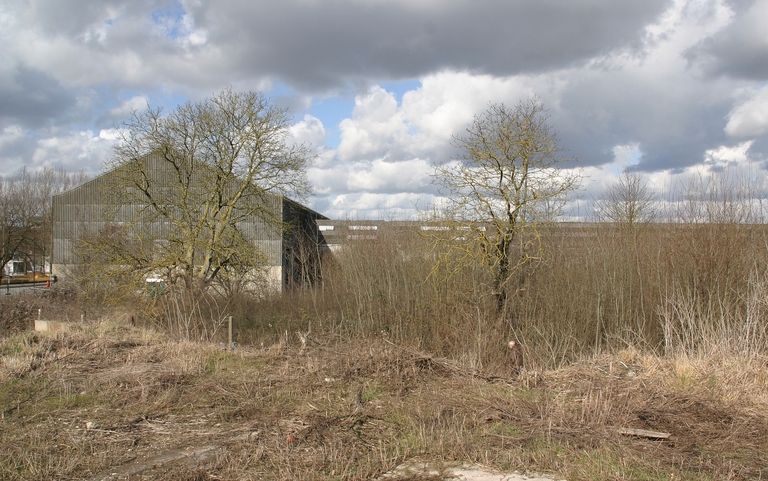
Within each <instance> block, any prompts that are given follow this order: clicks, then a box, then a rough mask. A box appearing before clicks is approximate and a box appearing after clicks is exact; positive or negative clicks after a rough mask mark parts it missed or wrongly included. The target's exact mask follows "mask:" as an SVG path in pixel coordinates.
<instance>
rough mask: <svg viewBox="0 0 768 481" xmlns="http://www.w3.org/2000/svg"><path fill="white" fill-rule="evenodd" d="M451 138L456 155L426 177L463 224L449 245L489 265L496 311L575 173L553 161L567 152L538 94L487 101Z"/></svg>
mask: <svg viewBox="0 0 768 481" xmlns="http://www.w3.org/2000/svg"><path fill="white" fill-rule="evenodd" d="M454 145H455V146H456V147H457V148H459V149H460V150H461V155H460V156H459V157H458V158H457V159H455V160H454V161H452V162H449V163H447V164H444V165H440V166H437V167H436V170H435V173H434V177H433V181H434V183H436V184H437V185H438V186H439V187H440V188H441V191H442V192H443V194H444V195H445V196H446V197H447V199H448V209H447V211H448V214H449V217H450V218H451V219H452V220H454V221H456V222H458V223H461V224H464V225H463V226H461V225H460V226H457V227H458V228H457V229H455V230H456V232H459V233H460V238H461V242H453V243H452V245H453V246H454V248H458V249H463V255H462V258H463V259H465V260H469V261H474V260H476V259H477V258H478V257H479V258H480V259H482V261H483V262H484V263H485V265H486V266H487V267H488V268H489V269H490V270H491V272H492V277H493V294H494V295H495V297H496V301H497V307H498V310H499V311H501V310H503V309H504V307H505V304H506V299H507V294H506V292H507V284H508V282H509V280H510V278H511V277H512V275H513V274H514V273H515V272H517V271H518V270H519V269H520V268H521V267H522V266H524V265H526V264H527V263H529V262H531V261H532V260H534V259H536V258H538V257H539V256H540V249H541V246H542V244H541V236H540V230H539V228H540V227H541V226H542V225H543V224H544V223H547V222H549V221H551V220H553V219H554V217H555V216H556V215H558V214H559V213H560V209H561V207H562V205H563V203H564V201H565V200H566V197H567V195H568V194H569V193H571V192H572V191H574V190H575V189H576V188H577V186H578V183H579V179H580V175H579V173H578V172H576V171H573V170H566V169H560V168H557V167H558V164H561V163H563V162H566V161H570V160H574V159H572V158H566V157H563V156H562V153H563V151H564V149H562V148H561V147H560V145H559V139H558V138H557V135H556V134H555V133H554V132H553V131H552V129H551V127H550V125H549V115H548V114H547V111H546V110H545V108H544V106H543V105H542V103H541V102H540V101H539V99H538V98H530V99H528V100H526V101H521V102H519V103H518V104H517V105H516V106H515V107H514V108H509V107H507V106H506V105H504V104H491V105H490V106H489V108H488V109H487V110H486V111H485V112H483V113H482V114H481V115H478V116H475V118H474V120H473V122H472V124H471V125H470V126H469V127H468V128H467V129H466V134H465V135H462V136H456V137H454ZM470 226H472V227H470Z"/></svg>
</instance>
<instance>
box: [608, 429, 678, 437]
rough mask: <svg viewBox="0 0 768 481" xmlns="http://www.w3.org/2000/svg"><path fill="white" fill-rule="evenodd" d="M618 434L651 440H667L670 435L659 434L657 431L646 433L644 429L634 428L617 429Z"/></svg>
mask: <svg viewBox="0 0 768 481" xmlns="http://www.w3.org/2000/svg"><path fill="white" fill-rule="evenodd" d="M619 434H623V435H625V436H637V437H640V438H651V439H667V438H669V437H670V436H671V435H672V434H670V433H660V432H658V431H646V430H645V429H634V428H619Z"/></svg>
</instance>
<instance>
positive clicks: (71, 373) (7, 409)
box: [0, 191, 768, 480]
mask: <svg viewBox="0 0 768 481" xmlns="http://www.w3.org/2000/svg"><path fill="white" fill-rule="evenodd" d="M707 192H709V194H712V195H711V196H710V197H707V195H705V194H707ZM754 198H755V197H754V196H748V198H741V197H738V196H736V197H733V196H731V197H729V196H724V195H721V194H719V193H717V192H712V191H700V192H699V194H698V195H697V196H695V199H694V200H686V199H687V198H686V197H685V196H683V197H681V198H680V199H681V200H679V201H677V203H676V204H675V203H671V204H670V205H673V206H674V207H675V210H674V212H672V213H671V214H668V217H667V219H665V221H661V220H660V219H658V218H657V219H656V220H655V222H644V223H622V222H611V223H602V222H595V223H574V224H555V225H552V226H549V227H546V228H543V227H542V228H541V229H540V230H539V231H538V232H537V235H540V236H541V239H542V241H543V246H544V249H543V250H542V254H541V256H540V257H537V258H536V259H535V261H534V262H529V263H527V264H525V265H524V266H523V267H522V268H521V269H519V270H517V271H516V272H515V275H514V276H513V277H512V278H511V279H510V280H509V282H508V283H507V294H508V295H507V296H506V305H505V307H504V309H502V310H499V309H498V305H499V304H498V302H497V301H498V298H497V297H496V296H495V295H494V292H493V288H492V286H493V279H492V275H491V274H490V273H489V272H488V271H487V270H486V269H485V268H483V267H482V263H479V262H478V263H466V262H464V263H461V264H460V265H461V268H457V267H456V266H457V265H459V264H453V263H451V262H450V260H451V255H450V253H451V252H452V251H451V249H452V247H451V245H450V244H445V243H440V242H437V241H436V239H435V238H434V237H433V236H428V235H424V233H423V232H416V231H401V232H395V231H392V232H391V233H389V234H387V233H385V232H384V231H383V230H382V231H381V232H379V233H378V234H377V238H376V239H375V240H371V239H368V240H366V241H361V242H358V243H350V244H349V245H347V246H345V247H344V248H343V249H341V250H339V251H337V252H334V253H333V255H326V256H325V258H324V260H323V265H322V276H321V277H320V278H319V279H317V280H316V281H315V282H314V283H313V284H312V285H311V286H305V287H303V288H297V289H295V290H293V291H291V292H288V293H285V294H283V295H280V296H274V295H263V293H258V292H256V293H254V292H247V291H242V290H238V289H231V288H228V289H222V290H220V291H218V292H217V291H215V290H213V289H211V290H210V291H207V292H199V291H196V292H184V291H178V290H174V289H167V290H165V291H163V292H139V291H134V290H131V289H126V288H124V287H121V286H119V285H111V284H100V285H97V286H94V285H90V286H89V289H95V290H91V291H84V290H82V286H79V287H78V286H67V285H66V283H59V285H56V286H55V287H54V288H53V289H52V290H51V291H47V293H46V294H45V295H29V296H9V297H8V298H4V299H0V303H2V323H0V328H1V329H2V340H1V341H0V350H1V352H2V358H1V359H2V363H1V364H0V386H1V387H0V409H2V413H3V418H2V434H0V436H2V438H1V439H0V477H2V478H4V479H83V478H89V477H90V478H92V479H108V478H109V476H111V473H116V474H115V477H119V476H123V477H129V476H135V477H139V476H145V477H149V478H155V479H372V478H375V477H376V476H378V475H380V474H382V473H384V472H386V471H388V470H390V469H391V468H393V467H394V466H397V465H398V464H400V463H401V462H403V461H405V460H408V459H413V458H418V457H424V458H427V459H431V460H438V461H440V460H442V461H451V460H459V461H466V462H472V463H479V464H484V465H487V466H489V467H491V468H495V469H498V470H514V469H522V470H532V471H543V472H550V473H554V474H557V476H558V477H562V478H565V479H569V480H577V479H584V480H588V479H611V480H613V479H616V480H618V479H675V480H677V479H762V478H763V477H764V476H765V473H766V470H767V469H768V454H766V453H768V436H766V432H768V394H766V393H768V389H766V388H767V387H768V318H767V317H766V316H767V314H768V309H767V308H768V305H767V303H768V271H767V269H768V228H766V226H765V224H764V223H763V222H762V217H761V216H760V215H757V214H755V213H756V212H758V214H759V212H761V211H760V209H759V207H760V206H759V205H758V206H757V209H756V205H755V204H754V201H752V200H751V199H754ZM521 240H522V241H523V242H524V238H523V239H521ZM446 253H448V255H446ZM438 261H439V262H438ZM312 267H315V266H312ZM230 287H232V286H230ZM38 309H42V310H43V311H42V312H43V313H44V314H43V316H44V317H45V318H48V319H59V320H69V321H75V322H74V325H72V326H71V327H70V328H69V330H68V331H65V332H61V333H57V334H48V335H45V334H36V333H33V332H30V328H31V324H32V319H34V317H35V316H36V315H38V314H37V312H38V311H37V310H38ZM230 316H231V318H232V320H233V328H234V332H233V335H234V340H235V341H236V342H237V343H238V346H237V347H236V348H235V350H234V351H230V350H224V349H222V344H220V343H226V342H227V341H228V336H227V329H226V327H227V324H226V321H227V319H228V318H229V317H230ZM81 320H82V321H81ZM509 340H515V341H517V342H518V343H519V344H520V345H521V346H522V349H523V355H524V358H525V368H524V369H523V370H522V372H521V373H520V375H519V376H517V375H513V373H512V371H511V369H510V366H509V359H508V357H507V352H506V343H507V341H509ZM632 429H644V430H650V431H654V432H663V433H666V434H669V437H668V438H666V439H652V438H647V437H643V436H637V435H634V434H632V433H633V432H635V431H631V430H632ZM628 433H629V434H628ZM115 479H116V478H115Z"/></svg>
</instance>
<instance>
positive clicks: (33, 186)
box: [0, 167, 87, 276]
mask: <svg viewBox="0 0 768 481" xmlns="http://www.w3.org/2000/svg"><path fill="white" fill-rule="evenodd" d="M85 179H87V175H86V174H85V173H83V172H77V173H69V172H66V171H64V170H62V169H55V168H53V167H43V168H42V169H39V170H34V171H30V170H28V169H27V168H26V167H23V168H21V169H20V170H18V171H17V172H15V173H14V174H11V175H9V176H7V177H3V178H1V179H0V276H2V272H3V268H4V267H5V265H6V264H7V263H8V262H9V261H11V260H12V259H14V258H16V257H20V258H24V259H26V260H29V261H32V260H39V261H40V262H41V263H42V262H44V261H45V259H46V258H47V256H48V255H49V254H50V248H51V196H53V195H54V194H57V193H59V192H63V191H65V190H67V189H69V188H70V187H72V186H73V185H75V184H77V183H80V182H82V181H84V180H85Z"/></svg>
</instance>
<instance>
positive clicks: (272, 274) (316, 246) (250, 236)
mask: <svg viewBox="0 0 768 481" xmlns="http://www.w3.org/2000/svg"><path fill="white" fill-rule="evenodd" d="M141 160H142V162H144V165H145V166H146V171H147V172H149V173H150V175H151V176H153V177H154V180H155V181H157V182H158V185H162V181H163V180H164V176H168V175H171V173H170V172H168V167H166V166H165V163H164V162H162V158H161V156H160V155H159V154H148V155H146V156H144V157H143V158H142V159H141ZM115 176H116V172H115V170H114V169H113V170H110V171H107V172H105V173H103V174H101V175H99V176H97V177H95V178H93V179H91V180H89V181H87V182H85V183H83V184H81V185H79V186H77V187H74V188H72V189H70V190H68V191H66V192H63V193H61V194H58V195H55V196H54V197H53V201H52V202H53V205H52V216H53V252H52V259H51V265H52V272H53V274H55V275H56V276H58V277H59V278H66V277H68V276H70V275H72V273H73V272H75V271H74V270H73V269H74V268H75V267H77V266H78V255H77V246H78V242H79V240H80V239H81V238H82V237H83V236H86V235H94V234H96V233H99V232H101V231H103V230H104V229H106V228H109V226H119V225H122V224H125V223H131V222H136V221H137V219H141V216H142V215H144V213H145V212H146V205H142V204H140V203H136V202H134V203H116V202H115V198H116V197H115V195H114V194H115V192H114V190H115V189H116V187H115V185H116V183H115ZM123 188H124V187H123ZM203 188H206V187H203ZM208 188H209V187H208ZM263 201H264V203H265V204H268V205H267V206H266V208H268V209H270V210H271V215H272V216H273V218H277V219H282V222H283V225H282V228H275V227H274V226H273V225H271V224H269V223H266V222H264V221H263V220H262V219H259V218H256V217H255V216H254V217H252V218H249V219H247V220H246V221H244V222H239V223H238V224H237V228H238V230H239V231H240V232H241V233H242V235H243V236H244V237H245V238H246V239H247V240H248V242H252V243H253V244H254V245H256V246H258V247H259V249H260V250H261V252H262V253H263V254H264V255H265V257H266V263H267V266H265V267H266V268H267V270H268V276H269V280H270V283H271V284H272V285H273V286H274V287H275V288H277V289H279V290H284V289H286V288H289V287H290V286H292V285H294V283H296V282H301V281H302V279H303V277H304V276H305V273H303V272H302V270H304V271H306V266H305V264H307V263H314V261H315V260H314V259H311V258H308V256H309V257H312V256H319V255H320V252H321V250H322V246H320V243H321V242H322V240H321V239H322V237H321V236H319V232H318V228H317V223H316V221H317V220H319V219H327V218H326V217H324V216H323V215H321V214H319V213H317V212H315V211H313V210H312V209H309V208H308V207H305V206H303V205H301V204H299V203H297V202H295V201H293V200H291V199H289V198H287V197H285V196H280V195H274V194H266V195H264V196H263ZM149 222H150V223H151V225H150V226H149V228H150V229H151V230H152V231H153V232H155V233H156V234H158V237H162V236H163V234H164V233H168V232H170V230H171V229H173V228H174V226H172V225H169V223H168V222H167V220H166V221H158V220H152V221H149ZM145 228H146V227H145ZM307 243H309V244H310V245H312V246H313V248H311V249H307V248H306V245H301V244H307ZM299 253H300V255H299Z"/></svg>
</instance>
